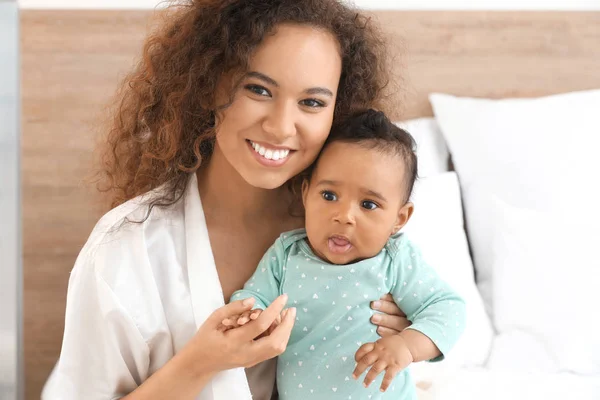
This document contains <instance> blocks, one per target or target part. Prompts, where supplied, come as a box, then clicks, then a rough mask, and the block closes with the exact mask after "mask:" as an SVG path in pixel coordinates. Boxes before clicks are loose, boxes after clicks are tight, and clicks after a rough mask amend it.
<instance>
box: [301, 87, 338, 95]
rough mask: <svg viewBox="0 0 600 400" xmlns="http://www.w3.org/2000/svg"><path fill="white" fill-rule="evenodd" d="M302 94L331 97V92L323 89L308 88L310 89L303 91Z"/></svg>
mask: <svg viewBox="0 0 600 400" xmlns="http://www.w3.org/2000/svg"><path fill="white" fill-rule="evenodd" d="M304 93H306V94H310V95H312V94H322V95H325V96H329V97H333V93H332V92H331V90H329V89H327V88H324V87H314V88H310V89H306V90H305V91H304Z"/></svg>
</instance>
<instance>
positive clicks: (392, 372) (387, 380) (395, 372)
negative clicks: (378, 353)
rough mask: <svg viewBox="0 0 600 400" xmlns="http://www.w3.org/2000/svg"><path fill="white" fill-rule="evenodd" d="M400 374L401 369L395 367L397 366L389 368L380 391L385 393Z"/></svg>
mask: <svg viewBox="0 0 600 400" xmlns="http://www.w3.org/2000/svg"><path fill="white" fill-rule="evenodd" d="M399 372H400V368H398V367H395V366H389V367H388V368H387V369H386V370H385V376H384V377H383V381H382V382H381V389H380V390H381V391H382V392H385V391H386V390H387V388H388V387H390V384H391V383H392V381H393V380H394V378H395V377H396V375H398V373H399Z"/></svg>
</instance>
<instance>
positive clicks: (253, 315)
mask: <svg viewBox="0 0 600 400" xmlns="http://www.w3.org/2000/svg"><path fill="white" fill-rule="evenodd" d="M261 312H262V310H261V309H260V308H257V309H255V310H252V313H250V319H252V320H254V319H256V318H258V316H259V315H260V313H261Z"/></svg>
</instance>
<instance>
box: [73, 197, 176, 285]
mask: <svg viewBox="0 0 600 400" xmlns="http://www.w3.org/2000/svg"><path fill="white" fill-rule="evenodd" d="M151 204H152V196H151V193H148V194H145V195H141V196H138V197H136V198H134V199H131V200H129V201H127V202H125V203H123V204H121V205H119V206H117V207H115V208H113V209H112V210H110V211H109V212H107V213H106V214H105V215H103V216H102V217H101V218H100V219H99V220H98V222H97V223H96V225H95V226H94V228H93V230H92V232H91V234H90V236H89V238H88V240H87V242H86V244H85V245H84V247H83V249H82V250H81V253H80V256H79V258H82V259H85V260H87V262H86V263H84V264H88V265H87V267H91V268H94V269H95V272H96V273H97V274H100V276H103V277H104V278H106V280H108V281H110V277H111V276H117V275H120V273H122V272H123V270H124V269H125V270H126V269H130V268H131V269H133V270H134V271H137V272H138V273H140V272H143V271H144V270H147V268H144V265H149V264H150V262H149V252H152V253H153V254H157V253H160V252H157V251H154V249H156V248H157V247H161V246H162V247H165V246H168V247H169V248H171V250H172V251H178V250H177V249H175V247H178V246H177V243H178V242H179V241H180V240H183V238H185V234H184V232H183V229H184V210H183V201H182V200H179V201H178V202H177V203H175V204H173V205H171V206H169V207H157V206H155V207H152V206H151ZM169 239H173V240H169ZM162 251H164V256H165V257H166V256H168V255H169V253H170V252H169V251H168V249H164V248H163V249H162ZM76 267H77V265H76ZM132 272H133V271H132Z"/></svg>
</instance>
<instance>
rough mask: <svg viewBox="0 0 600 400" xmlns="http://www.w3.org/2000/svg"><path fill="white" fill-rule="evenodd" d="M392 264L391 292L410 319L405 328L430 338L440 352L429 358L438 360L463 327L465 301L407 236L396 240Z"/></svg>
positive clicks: (454, 341) (451, 345)
mask: <svg viewBox="0 0 600 400" xmlns="http://www.w3.org/2000/svg"><path fill="white" fill-rule="evenodd" d="M394 266H395V267H396V270H395V283H394V286H393V287H392V291H391V293H392V295H393V296H394V300H395V301H396V304H398V307H400V309H401V310H402V311H404V313H406V316H407V318H408V319H409V320H410V321H411V322H412V325H411V326H410V327H409V328H408V329H414V330H416V331H419V332H421V333H423V334H424V335H426V336H427V337H428V338H430V339H431V340H432V341H433V343H435V345H436V346H437V347H438V349H439V350H440V351H441V353H442V355H441V356H440V357H438V358H435V359H434V360H432V361H441V360H442V359H443V358H444V356H445V355H446V354H447V352H448V351H449V350H450V349H451V348H452V347H453V346H454V345H455V344H456V342H457V340H458V338H459V337H460V335H461V334H462V332H463V330H464V328H465V321H466V315H465V302H464V300H463V299H462V298H461V297H460V296H459V295H458V294H457V293H456V292H455V291H454V290H453V289H452V288H451V287H450V286H449V285H448V284H447V283H446V282H444V281H443V280H442V279H440V277H439V276H438V275H437V273H436V272H435V270H434V269H433V268H432V267H430V266H429V265H428V264H427V263H426V262H425V260H424V259H423V257H422V255H421V252H420V251H419V249H418V248H416V247H415V246H414V245H413V244H412V243H410V241H408V240H407V239H402V240H401V242H400V243H398V251H397V253H396V254H395V258H394ZM392 270H394V269H392Z"/></svg>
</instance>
